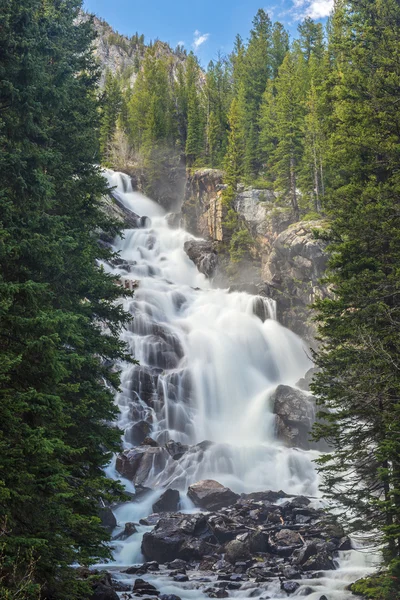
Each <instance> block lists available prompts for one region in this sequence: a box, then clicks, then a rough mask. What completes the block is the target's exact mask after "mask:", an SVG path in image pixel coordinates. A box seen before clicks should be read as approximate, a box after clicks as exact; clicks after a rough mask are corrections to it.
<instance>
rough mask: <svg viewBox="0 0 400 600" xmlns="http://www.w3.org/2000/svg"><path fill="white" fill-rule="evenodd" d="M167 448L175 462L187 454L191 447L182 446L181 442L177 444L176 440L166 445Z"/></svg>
mask: <svg viewBox="0 0 400 600" xmlns="http://www.w3.org/2000/svg"><path fill="white" fill-rule="evenodd" d="M165 448H166V450H167V452H168V453H169V454H170V455H171V456H172V458H173V459H174V460H179V459H180V458H182V456H183V455H184V454H186V452H187V451H188V449H189V446H186V445H185V444H181V443H180V442H175V441H174V440H169V442H167V443H166V444H165Z"/></svg>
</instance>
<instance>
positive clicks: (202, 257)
mask: <svg viewBox="0 0 400 600" xmlns="http://www.w3.org/2000/svg"><path fill="white" fill-rule="evenodd" d="M184 250H185V252H186V254H187V255H188V257H189V258H190V260H191V261H192V262H194V264H195V265H196V267H197V268H198V270H199V271H200V273H203V275H205V276H206V277H207V278H209V279H210V278H211V277H212V276H213V275H214V273H215V270H216V268H217V265H218V254H217V250H216V245H215V243H213V242H206V241H201V240H189V241H188V242H185V245H184Z"/></svg>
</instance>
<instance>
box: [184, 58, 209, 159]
mask: <svg viewBox="0 0 400 600" xmlns="http://www.w3.org/2000/svg"><path fill="white" fill-rule="evenodd" d="M198 79H199V65H198V62H197V59H196V57H195V56H194V54H193V53H191V54H189V57H188V60H187V65H186V93H187V137H186V146H185V152H186V159H187V161H188V164H189V165H193V164H194V163H195V162H196V160H198V159H199V158H200V157H201V156H202V154H203V151H204V113H203V106H202V104H201V99H200V94H199V91H198V89H197V86H198Z"/></svg>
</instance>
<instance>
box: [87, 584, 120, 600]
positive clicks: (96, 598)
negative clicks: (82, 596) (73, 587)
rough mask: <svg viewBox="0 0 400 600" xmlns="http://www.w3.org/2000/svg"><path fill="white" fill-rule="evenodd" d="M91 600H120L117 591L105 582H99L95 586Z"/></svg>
mask: <svg viewBox="0 0 400 600" xmlns="http://www.w3.org/2000/svg"><path fill="white" fill-rule="evenodd" d="M90 600H119V596H118V594H117V592H116V591H115V590H114V589H113V588H112V587H109V586H108V585H105V584H104V583H98V584H97V585H96V586H94V588H93V594H92V595H91V596H90Z"/></svg>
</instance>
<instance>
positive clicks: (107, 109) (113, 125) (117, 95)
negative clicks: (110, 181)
mask: <svg viewBox="0 0 400 600" xmlns="http://www.w3.org/2000/svg"><path fill="white" fill-rule="evenodd" d="M121 110H122V92H121V87H120V83H119V81H118V78H117V77H114V76H113V74H112V73H111V71H107V73H106V80H105V87H104V93H103V99H102V112H101V126H100V154H101V157H102V161H103V163H104V164H108V162H109V159H110V148H111V143H112V140H113V137H114V135H115V132H116V129H117V121H118V117H119V115H120V112H121Z"/></svg>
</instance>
